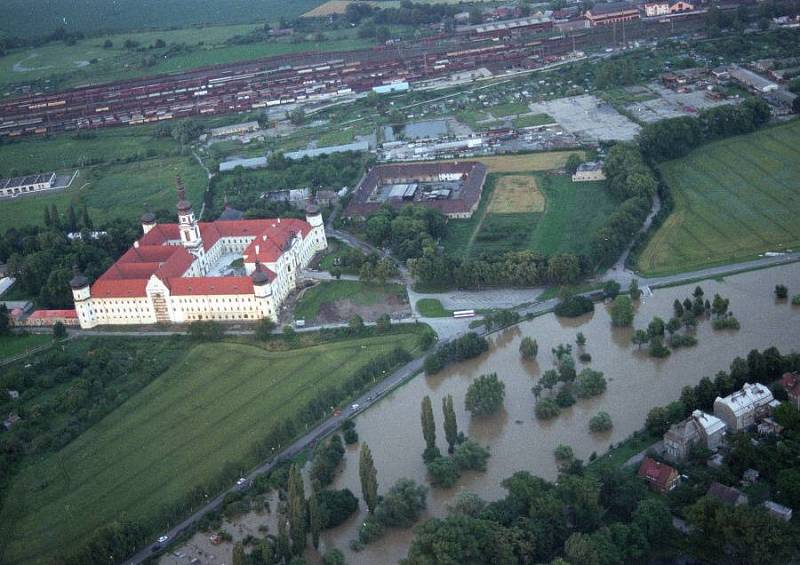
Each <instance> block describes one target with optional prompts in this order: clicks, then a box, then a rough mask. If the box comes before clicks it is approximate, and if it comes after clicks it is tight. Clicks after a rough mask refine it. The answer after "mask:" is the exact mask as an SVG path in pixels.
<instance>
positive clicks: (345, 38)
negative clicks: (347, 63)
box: [0, 24, 373, 95]
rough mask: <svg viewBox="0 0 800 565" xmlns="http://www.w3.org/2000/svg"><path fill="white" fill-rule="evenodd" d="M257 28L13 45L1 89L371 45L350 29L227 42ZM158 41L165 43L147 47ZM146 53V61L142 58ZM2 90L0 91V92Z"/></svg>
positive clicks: (3, 63)
mask: <svg viewBox="0 0 800 565" xmlns="http://www.w3.org/2000/svg"><path fill="white" fill-rule="evenodd" d="M259 27H260V26H257V25H252V24H249V25H231V26H208V27H202V28H199V27H198V28H186V29H178V30H166V31H158V32H142V33H123V34H117V35H105V36H101V37H91V38H89V39H84V40H81V41H78V42H76V43H75V44H74V45H65V44H64V43H63V42H52V43H48V44H45V45H42V46H40V47H35V48H29V49H18V50H14V51H11V52H9V53H8V54H7V55H6V56H4V57H0V88H5V87H8V85H11V84H15V83H29V82H34V81H42V80H45V79H46V80H49V81H51V84H50V85H49V86H51V87H52V86H53V85H55V86H57V87H58V88H67V87H70V86H76V85H82V84H87V83H100V82H109V81H115V80H122V79H129V78H135V77H142V76H148V75H155V74H161V73H174V72H180V71H186V70H189V69H194V68H197V67H202V66H207V65H215V64H223V63H233V62H236V61H246V60H251V59H258V58H262V57H273V56H279V55H286V54H290V53H299V52H304V51H316V50H324V51H339V50H349V49H357V48H361V47H368V46H370V45H372V44H373V42H372V41H370V40H364V39H358V38H356V37H355V35H354V34H353V33H352V32H351V31H350V30H346V31H341V32H339V31H337V32H334V33H330V34H327V35H326V39H325V40H324V41H321V42H318V41H314V40H313V38H310V37H309V38H306V37H305V36H303V35H298V36H297V37H294V36H293V37H290V38H280V39H272V40H270V41H258V42H255V43H247V44H230V43H226V40H227V39H230V38H232V37H234V36H241V35H246V34H247V33H249V32H250V31H253V30H255V29H257V28H259ZM128 39H130V40H133V41H138V42H139V43H140V45H141V46H142V47H143V48H144V49H143V50H142V51H139V50H137V49H126V48H125V47H124V44H125V41H126V40H128ZM159 39H160V40H162V41H164V42H165V43H166V46H165V47H163V48H152V46H153V45H154V44H155V42H156V41H157V40H159ZM106 40H110V41H111V42H112V44H113V47H111V48H108V49H105V48H103V44H104V42H105V41H106ZM178 45H181V46H182V47H181V49H180V50H178V49H177V48H176V46H178ZM147 57H151V59H150V60H149V61H148V62H145V58H147ZM4 93H5V92H4V91H2V90H0V95H3V94H4Z"/></svg>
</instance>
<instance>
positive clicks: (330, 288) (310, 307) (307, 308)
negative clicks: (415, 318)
mask: <svg viewBox="0 0 800 565" xmlns="http://www.w3.org/2000/svg"><path fill="white" fill-rule="evenodd" d="M388 296H397V297H399V298H401V299H402V300H405V297H406V290H405V288H403V287H402V286H401V285H399V284H393V283H390V284H385V285H381V284H378V283H364V282H361V281H324V282H322V283H320V284H318V285H317V286H315V287H314V288H311V289H309V290H307V291H306V292H305V293H304V294H303V297H302V298H301V299H300V300H299V301H298V302H297V306H295V309H294V317H295V319H296V320H306V321H308V320H313V319H314V318H316V317H317V315H318V314H319V309H320V307H322V305H323V304H329V303H332V302H336V301H337V300H350V301H352V302H353V303H355V304H361V305H369V304H377V303H379V302H385V301H386V298H387V297H388Z"/></svg>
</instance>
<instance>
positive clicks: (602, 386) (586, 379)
mask: <svg viewBox="0 0 800 565" xmlns="http://www.w3.org/2000/svg"><path fill="white" fill-rule="evenodd" d="M605 390H606V378H605V376H604V375H603V373H602V372H601V371H595V370H592V369H590V368H588V367H587V368H586V369H584V370H583V371H581V372H580V374H579V375H578V378H577V380H576V381H575V395H576V396H577V397H578V398H590V397H592V396H598V395H600V394H603V392H604V391H605Z"/></svg>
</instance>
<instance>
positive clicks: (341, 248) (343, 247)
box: [317, 238, 363, 275]
mask: <svg viewBox="0 0 800 565" xmlns="http://www.w3.org/2000/svg"><path fill="white" fill-rule="evenodd" d="M352 251H353V248H352V247H350V246H349V245H347V244H346V243H342V242H341V241H339V240H338V239H336V238H328V248H327V249H326V250H325V252H324V255H323V256H322V257H321V258H320V260H319V265H318V266H317V267H318V268H319V269H320V270H321V271H330V270H331V269H332V268H334V267H335V266H336V265H335V262H336V259H338V258H340V257H343V256H345V255H347V254H350V253H352ZM362 255H363V254H362ZM341 269H342V273H344V274H347V275H357V274H358V270H357V269H354V268H352V267H341Z"/></svg>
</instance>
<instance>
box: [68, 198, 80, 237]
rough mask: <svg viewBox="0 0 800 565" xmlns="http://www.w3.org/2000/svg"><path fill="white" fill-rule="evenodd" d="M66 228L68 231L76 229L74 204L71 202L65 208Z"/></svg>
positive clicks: (76, 218)
mask: <svg viewBox="0 0 800 565" xmlns="http://www.w3.org/2000/svg"><path fill="white" fill-rule="evenodd" d="M67 229H69V231H77V230H78V216H77V215H76V214H75V206H73V205H72V204H70V205H69V208H67Z"/></svg>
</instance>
